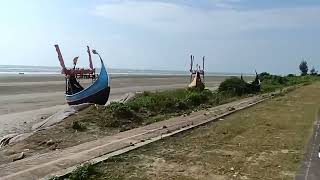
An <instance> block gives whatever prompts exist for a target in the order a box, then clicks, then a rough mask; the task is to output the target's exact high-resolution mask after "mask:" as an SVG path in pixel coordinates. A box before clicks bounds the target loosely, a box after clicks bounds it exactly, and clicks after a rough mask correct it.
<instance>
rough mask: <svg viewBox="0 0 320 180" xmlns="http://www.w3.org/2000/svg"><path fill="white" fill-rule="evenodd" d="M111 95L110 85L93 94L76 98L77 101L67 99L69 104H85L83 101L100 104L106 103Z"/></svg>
mask: <svg viewBox="0 0 320 180" xmlns="http://www.w3.org/2000/svg"><path fill="white" fill-rule="evenodd" d="M109 95H110V87H107V88H105V89H103V90H101V91H99V92H97V93H95V94H93V95H91V96H88V97H85V98H82V99H79V100H75V101H67V103H68V104H69V105H77V104H83V103H94V104H100V105H105V104H106V103H107V102H108V99H109Z"/></svg>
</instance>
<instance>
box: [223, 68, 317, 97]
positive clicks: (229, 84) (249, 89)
mask: <svg viewBox="0 0 320 180" xmlns="http://www.w3.org/2000/svg"><path fill="white" fill-rule="evenodd" d="M258 77H259V79H260V81H261V84H260V86H261V89H259V91H257V90H256V89H255V87H254V85H252V84H251V83H247V82H245V81H244V80H242V79H240V78H238V77H230V78H228V79H226V80H225V81H223V82H222V83H221V84H220V86H219V89H218V90H219V92H229V93H230V94H232V95H236V96H242V95H246V94H256V93H259V92H262V93H265V92H271V91H275V90H277V89H282V88H284V87H288V86H293V85H298V84H303V85H306V84H310V83H311V82H312V81H315V80H318V79H319V77H317V76H295V75H293V74H289V75H288V76H279V75H271V74H269V73H267V72H263V73H261V74H259V75H258Z"/></svg>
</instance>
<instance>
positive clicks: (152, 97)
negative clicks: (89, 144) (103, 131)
mask: <svg viewBox="0 0 320 180" xmlns="http://www.w3.org/2000/svg"><path fill="white" fill-rule="evenodd" d="M314 78H316V77H309V76H303V77H300V76H284V77H282V76H276V75H270V74H268V73H261V74H260V79H261V91H262V92H269V91H274V90H276V89H281V88H283V87H286V86H292V85H295V84H301V83H308V82H311V81H312V80H313V79H314ZM259 90H260V88H259ZM255 93H259V92H258V91H257V90H256V88H255V87H254V86H253V83H247V82H245V81H243V80H242V79H240V78H237V77H231V78H229V79H227V80H225V81H224V82H222V83H221V85H220V87H219V89H218V90H217V91H210V90H207V89H205V90H201V89H176V90H167V91H161V92H144V93H141V94H139V95H137V96H136V97H135V98H134V99H132V100H130V101H128V102H126V103H117V102H113V103H111V104H110V105H108V106H92V107H90V108H89V111H87V112H88V113H90V117H91V120H88V121H89V122H93V123H95V124H97V125H98V126H99V127H101V128H105V127H109V128H110V127H111V128H120V130H122V131H124V130H128V129H131V128H135V127H138V126H141V125H145V124H149V123H153V122H157V121H161V120H164V119H168V118H170V117H171V116H179V115H183V114H189V113H190V112H191V111H196V110H198V109H203V108H209V107H213V106H216V105H220V104H223V103H226V102H230V101H233V100H236V99H238V98H239V97H240V98H241V96H242V97H243V96H246V95H248V94H255Z"/></svg>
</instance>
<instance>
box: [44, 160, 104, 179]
mask: <svg viewBox="0 0 320 180" xmlns="http://www.w3.org/2000/svg"><path fill="white" fill-rule="evenodd" d="M98 174H99V172H98V171H97V169H96V168H95V166H93V165H92V164H90V163H86V164H84V165H82V166H79V167H77V168H76V169H75V170H74V171H72V172H71V173H70V174H69V175H67V177H52V178H50V180H64V179H68V180H87V179H95V176H96V175H98Z"/></svg>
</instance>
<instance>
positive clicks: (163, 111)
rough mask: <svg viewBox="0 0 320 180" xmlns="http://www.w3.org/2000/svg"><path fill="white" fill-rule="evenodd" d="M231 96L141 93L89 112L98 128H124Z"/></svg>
mask: <svg viewBox="0 0 320 180" xmlns="http://www.w3.org/2000/svg"><path fill="white" fill-rule="evenodd" d="M231 98H232V96H229V95H228V94H226V93H217V92H212V91H210V90H202V91H201V90H198V89H177V90H169V91H162V92H144V93H142V94H140V95H138V96H137V97H135V98H134V99H132V100H130V101H128V102H126V103H118V102H112V103H111V104H110V105H108V106H92V107H91V109H90V110H89V111H90V112H91V113H94V114H95V115H96V116H97V118H96V119H95V121H97V122H98V124H99V126H100V127H102V128H103V127H113V128H118V127H120V128H121V130H127V129H130V128H133V127H136V126H139V125H142V124H149V123H153V122H156V121H160V120H163V119H166V118H168V117H170V116H175V115H182V114H188V113H190V112H191V111H192V110H197V109H201V108H206V107H211V106H213V105H217V104H221V103H223V102H226V101H227V100H228V99H231Z"/></svg>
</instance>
